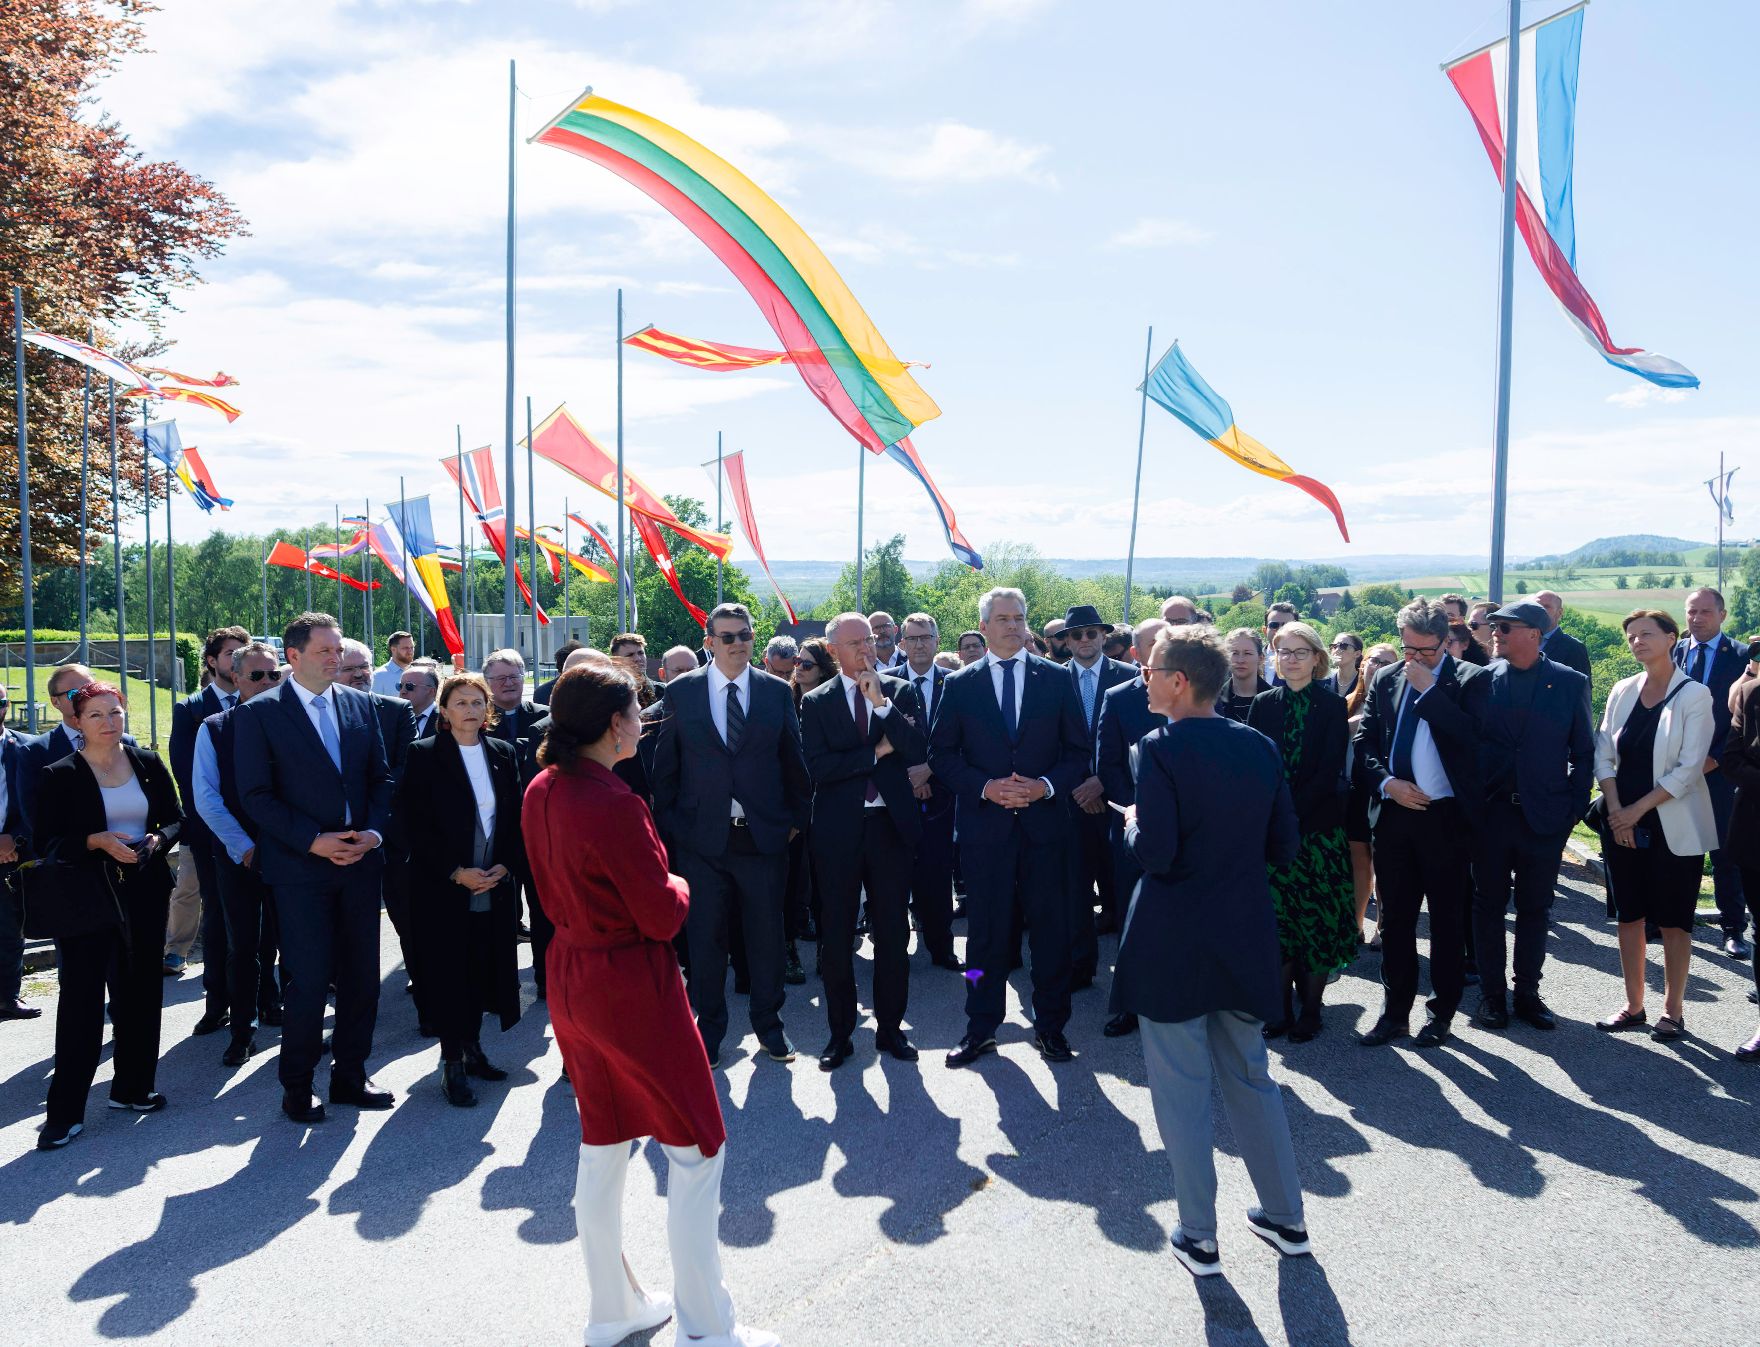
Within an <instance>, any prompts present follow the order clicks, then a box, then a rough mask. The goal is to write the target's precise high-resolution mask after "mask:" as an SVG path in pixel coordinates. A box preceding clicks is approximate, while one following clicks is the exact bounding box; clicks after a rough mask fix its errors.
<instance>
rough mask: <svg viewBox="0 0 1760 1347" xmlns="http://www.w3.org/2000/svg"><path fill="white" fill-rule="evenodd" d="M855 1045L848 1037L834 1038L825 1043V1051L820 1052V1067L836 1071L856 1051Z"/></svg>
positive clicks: (824, 1069) (822, 1069) (823, 1069)
mask: <svg viewBox="0 0 1760 1347" xmlns="http://www.w3.org/2000/svg"><path fill="white" fill-rule="evenodd" d="M855 1050H856V1049H855V1045H854V1044H853V1043H851V1042H850V1041H849V1040H848V1039H847V1038H834V1039H832V1040H831V1042H829V1043H827V1044H826V1045H825V1051H824V1052H822V1053H820V1054H819V1069H820V1070H821V1071H835V1070H837V1068H838V1067H840V1066H842V1065H843V1064H844V1063H845V1062H847V1061H848V1060H849V1059H850V1057H851V1056H852V1055H853V1054H854V1053H855Z"/></svg>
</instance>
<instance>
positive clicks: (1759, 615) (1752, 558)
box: [1730, 547, 1760, 638]
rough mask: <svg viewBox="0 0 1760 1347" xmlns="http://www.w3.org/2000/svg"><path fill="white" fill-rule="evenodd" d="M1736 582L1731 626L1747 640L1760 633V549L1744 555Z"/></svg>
mask: <svg viewBox="0 0 1760 1347" xmlns="http://www.w3.org/2000/svg"><path fill="white" fill-rule="evenodd" d="M1736 580H1737V588H1736V590H1735V592H1734V593H1733V594H1732V595H1730V625H1731V628H1732V630H1734V631H1737V632H1739V633H1740V634H1741V637H1743V638H1746V637H1748V636H1752V635H1755V634H1757V633H1760V547H1750V548H1748V549H1747V550H1746V551H1745V552H1743V553H1742V561H1741V565H1739V566H1738V567H1737V568H1736Z"/></svg>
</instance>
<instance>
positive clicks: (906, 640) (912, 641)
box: [898, 631, 935, 645]
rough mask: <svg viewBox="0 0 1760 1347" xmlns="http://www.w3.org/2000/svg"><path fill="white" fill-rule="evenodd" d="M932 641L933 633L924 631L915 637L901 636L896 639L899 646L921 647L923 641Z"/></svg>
mask: <svg viewBox="0 0 1760 1347" xmlns="http://www.w3.org/2000/svg"><path fill="white" fill-rule="evenodd" d="M934 639H935V633H934V632H932V631H925V632H922V633H920V634H919V635H916V636H901V637H899V638H898V640H899V644H900V645H921V644H922V643H923V642H924V641H933V640H934Z"/></svg>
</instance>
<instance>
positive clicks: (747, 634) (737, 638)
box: [715, 627, 752, 645]
mask: <svg viewBox="0 0 1760 1347" xmlns="http://www.w3.org/2000/svg"><path fill="white" fill-rule="evenodd" d="M715 639H716V640H717V641H720V642H721V644H722V645H744V644H746V642H748V641H750V640H751V639H752V629H751V628H750V627H741V628H740V629H739V630H738V631H718V632H716V633H715Z"/></svg>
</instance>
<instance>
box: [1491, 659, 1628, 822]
mask: <svg viewBox="0 0 1760 1347" xmlns="http://www.w3.org/2000/svg"><path fill="white" fill-rule="evenodd" d="M1534 668H1535V670H1536V671H1537V673H1536V677H1537V678H1538V680H1539V681H1538V683H1536V684H1535V685H1534V695H1533V702H1532V704H1531V705H1529V706H1526V707H1524V706H1523V705H1522V704H1521V701H1522V699H1523V697H1524V695H1525V694H1524V693H1522V692H1518V691H1517V690H1516V686H1515V684H1516V681H1518V680H1520V679H1521V674H1520V672H1519V671H1517V670H1515V669H1512V668H1511V667H1510V663H1509V661H1508V660H1502V659H1496V660H1492V661H1491V663H1490V664H1488V665H1487V666H1486V667H1485V671H1484V672H1483V673H1481V674H1479V675H1478V676H1477V677H1475V678H1473V679H1472V680H1470V681H1469V682H1467V683H1465V684H1463V685H1462V686H1463V688H1464V696H1463V704H1464V705H1465V706H1466V707H1467V708H1468V710H1469V711H1470V712H1471V713H1472V716H1473V719H1474V720H1475V721H1476V722H1477V723H1478V729H1479V755H1478V771H1479V779H1480V783H1481V790H1482V791H1483V798H1485V799H1486V800H1488V801H1491V802H1497V801H1507V800H1508V799H1509V798H1510V796H1511V794H1512V793H1513V794H1515V795H1518V796H1519V797H1520V808H1521V811H1522V817H1523V818H1524V819H1526V821H1527V824H1528V826H1529V827H1530V828H1532V829H1533V830H1534V831H1535V832H1537V833H1540V834H1541V835H1543V836H1544V835H1548V834H1554V833H1556V834H1558V835H1559V836H1560V837H1561V838H1562V836H1563V835H1564V834H1565V833H1568V832H1569V831H1570V830H1571V827H1572V825H1574V824H1575V823H1576V822H1577V821H1578V820H1579V819H1581V818H1582V817H1583V814H1584V812H1585V811H1586V810H1587V809H1588V808H1589V788H1590V786H1591V785H1592V784H1593V782H1594V779H1595V731H1594V730H1593V729H1592V728H1591V727H1590V725H1589V694H1588V691H1587V683H1588V680H1587V679H1586V678H1584V677H1583V675H1582V674H1580V673H1578V672H1577V671H1576V670H1575V669H1567V668H1565V667H1564V665H1562V664H1555V663H1553V662H1552V661H1551V660H1549V659H1544V658H1542V659H1541V660H1540V662H1539V663H1538V664H1536V665H1535V666H1534Z"/></svg>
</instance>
